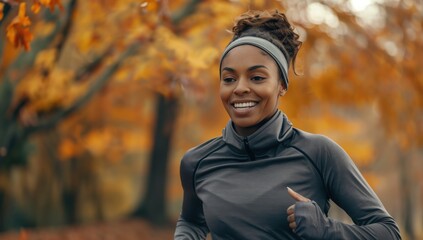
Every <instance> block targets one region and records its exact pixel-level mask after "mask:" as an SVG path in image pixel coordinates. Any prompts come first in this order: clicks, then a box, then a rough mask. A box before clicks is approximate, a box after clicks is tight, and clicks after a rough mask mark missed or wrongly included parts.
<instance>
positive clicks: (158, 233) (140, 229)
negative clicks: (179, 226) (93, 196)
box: [0, 220, 174, 240]
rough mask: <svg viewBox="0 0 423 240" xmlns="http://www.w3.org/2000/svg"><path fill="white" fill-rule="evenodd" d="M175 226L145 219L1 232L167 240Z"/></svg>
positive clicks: (34, 238) (70, 239)
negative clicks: (157, 223) (157, 225)
mask: <svg viewBox="0 0 423 240" xmlns="http://www.w3.org/2000/svg"><path fill="white" fill-rule="evenodd" d="M173 230H174V229H173V228H172V227H166V228H158V227H154V226H152V225H151V224H149V223H148V222H146V221H144V220H125V221H119V222H112V223H101V224H92V225H85V226H74V227H64V228H55V229H23V230H20V231H14V232H6V233H0V239H1V240H100V239H101V240H135V239H136V240H144V239H145V240H166V239H173Z"/></svg>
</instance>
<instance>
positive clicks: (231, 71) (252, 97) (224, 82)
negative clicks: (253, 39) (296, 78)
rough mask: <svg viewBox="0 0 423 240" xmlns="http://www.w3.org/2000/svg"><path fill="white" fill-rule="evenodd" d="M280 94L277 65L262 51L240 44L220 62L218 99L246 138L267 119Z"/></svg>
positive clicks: (271, 113)
mask: <svg viewBox="0 0 423 240" xmlns="http://www.w3.org/2000/svg"><path fill="white" fill-rule="evenodd" d="M282 92H283V86H282V83H281V81H280V76H279V71H278V67H277V65H276V62H275V61H274V60H273V59H272V58H271V57H270V56H269V55H267V54H266V53H265V52H263V51H262V50H261V49H259V48H257V47H254V46H251V45H241V46H238V47H235V48H234V49H232V50H231V51H230V52H229V53H228V54H227V55H226V56H225V58H224V59H223V61H222V69H221V76H220V98H221V100H222V103H223V106H224V107H225V109H226V111H227V112H228V114H229V116H230V117H231V119H232V122H233V123H234V124H235V129H236V131H237V132H238V134H240V135H242V136H248V135H249V134H251V133H253V132H254V131H255V130H256V129H257V128H258V125H257V124H259V123H260V122H262V121H263V120H265V119H268V118H270V117H271V116H272V115H273V114H274V113H275V112H276V110H277V108H278V99H279V95H280V93H282Z"/></svg>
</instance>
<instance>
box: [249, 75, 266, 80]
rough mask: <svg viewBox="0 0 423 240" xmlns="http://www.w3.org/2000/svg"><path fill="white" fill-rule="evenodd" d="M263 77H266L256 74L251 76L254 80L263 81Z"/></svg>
mask: <svg viewBox="0 0 423 240" xmlns="http://www.w3.org/2000/svg"><path fill="white" fill-rule="evenodd" d="M263 79H264V77H260V76H254V77H252V78H251V80H253V81H261V80H263Z"/></svg>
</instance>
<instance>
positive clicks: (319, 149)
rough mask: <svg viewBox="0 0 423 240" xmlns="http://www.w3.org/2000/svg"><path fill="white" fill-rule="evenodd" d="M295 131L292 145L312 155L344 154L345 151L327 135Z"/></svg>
mask: <svg viewBox="0 0 423 240" xmlns="http://www.w3.org/2000/svg"><path fill="white" fill-rule="evenodd" d="M294 131H295V135H294V138H293V139H292V141H291V145H292V146H295V147H296V148H298V149H301V150H303V151H304V152H307V153H309V154H310V155H316V154H317V155H332V154H336V155H338V154H344V149H343V148H342V147H341V146H340V145H339V144H338V143H336V142H335V141H334V140H332V139H331V138H329V137H328V136H326V135H323V134H316V133H310V132H306V131H304V130H301V129H297V128H295V129H294Z"/></svg>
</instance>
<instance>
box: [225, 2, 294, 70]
mask: <svg viewBox="0 0 423 240" xmlns="http://www.w3.org/2000/svg"><path fill="white" fill-rule="evenodd" d="M232 33H233V34H234V36H233V38H232V41H234V40H236V39H238V38H240V37H245V36H254V37H260V38H264V39H266V40H268V41H269V42H271V43H273V44H275V45H276V46H277V47H278V48H279V49H280V50H281V51H282V53H283V54H284V55H285V57H286V58H287V60H288V63H290V62H292V64H293V70H294V73H295V74H297V73H296V71H295V60H296V57H297V53H298V51H299V50H300V47H301V44H302V42H301V41H300V40H298V39H299V37H300V36H299V35H298V34H297V33H295V32H294V27H293V26H292V25H291V24H290V23H289V22H288V19H287V18H286V16H285V14H283V13H280V12H279V11H278V10H274V11H272V12H268V11H248V12H246V13H244V14H242V15H241V16H239V18H238V19H237V20H236V22H235V25H234V27H233V28H232Z"/></svg>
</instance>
